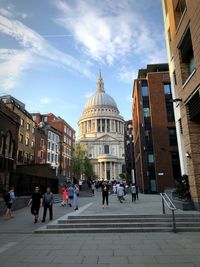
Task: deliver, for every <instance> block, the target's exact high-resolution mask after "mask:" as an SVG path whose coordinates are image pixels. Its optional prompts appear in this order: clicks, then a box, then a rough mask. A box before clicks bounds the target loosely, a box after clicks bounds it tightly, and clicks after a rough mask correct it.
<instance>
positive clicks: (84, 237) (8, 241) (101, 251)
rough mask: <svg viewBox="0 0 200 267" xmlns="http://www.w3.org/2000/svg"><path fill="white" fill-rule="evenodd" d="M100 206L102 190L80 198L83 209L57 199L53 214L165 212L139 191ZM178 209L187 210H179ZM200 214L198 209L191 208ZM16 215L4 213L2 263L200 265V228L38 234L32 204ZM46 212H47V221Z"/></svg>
mask: <svg viewBox="0 0 200 267" xmlns="http://www.w3.org/2000/svg"><path fill="white" fill-rule="evenodd" d="M109 200H110V205H109V207H108V208H104V209H103V208H102V205H101V193H100V192H97V193H96V195H95V197H85V198H80V200H79V203H80V209H79V210H78V211H73V209H72V208H69V207H61V206H60V204H56V205H54V219H55V220H56V219H58V218H60V217H63V216H66V215H67V214H70V213H71V214H73V215H74V214H77V215H88V214H102V215H103V214H161V213H162V209H161V199H160V196H159V195H141V194H140V195H139V200H138V202H137V203H131V196H130V195H127V196H126V200H125V202H124V203H122V204H120V203H119V202H118V201H117V199H116V196H110V198H109ZM177 213H187V212H182V211H177ZM189 213H190V214H191V213H195V214H199V213H198V212H196V211H193V212H191V211H190V212H189ZM14 215H15V218H13V219H10V220H5V219H4V218H3V217H0V240H1V242H0V267H35V266H37V267H47V266H48V267H64V266H65V267H69V266H70V267H72V266H73V267H86V266H87V267H90V266H91V267H94V266H101V267H118V266H120V267H126V266H129V267H130V266H134V267H161V266H162V267H168V266H170V267H199V266H200V233H176V234H174V233H123V234H120V233H119V234H116V233H111V234H35V233H34V230H35V229H38V228H40V227H44V224H43V223H41V218H42V210H41V211H40V220H39V222H38V223H37V224H34V223H33V217H32V215H31V214H30V209H29V208H28V207H27V208H23V209H21V210H18V211H16V212H14ZM47 223H49V221H48V213H47V221H46V224H47Z"/></svg>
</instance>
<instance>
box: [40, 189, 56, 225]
mask: <svg viewBox="0 0 200 267" xmlns="http://www.w3.org/2000/svg"><path fill="white" fill-rule="evenodd" d="M53 202H54V195H53V193H52V192H51V188H50V187H47V191H46V193H45V194H44V196H43V207H44V211H43V219H42V222H45V219H46V214H47V209H49V220H50V221H51V220H52V219H53Z"/></svg>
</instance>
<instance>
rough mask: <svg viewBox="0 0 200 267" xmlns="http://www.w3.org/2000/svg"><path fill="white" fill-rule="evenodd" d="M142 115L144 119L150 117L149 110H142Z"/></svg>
mask: <svg viewBox="0 0 200 267" xmlns="http://www.w3.org/2000/svg"><path fill="white" fill-rule="evenodd" d="M143 114H144V117H145V118H148V117H149V116H150V110H149V108H143Z"/></svg>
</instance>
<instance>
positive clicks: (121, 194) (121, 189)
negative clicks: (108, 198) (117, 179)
mask: <svg viewBox="0 0 200 267" xmlns="http://www.w3.org/2000/svg"><path fill="white" fill-rule="evenodd" d="M124 191H125V190H124V186H123V184H120V185H119V186H118V188H117V197H118V199H119V202H120V203H123V201H124V195H125V192H124Z"/></svg>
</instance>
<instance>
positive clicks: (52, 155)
mask: <svg viewBox="0 0 200 267" xmlns="http://www.w3.org/2000/svg"><path fill="white" fill-rule="evenodd" d="M51 162H54V154H51Z"/></svg>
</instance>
